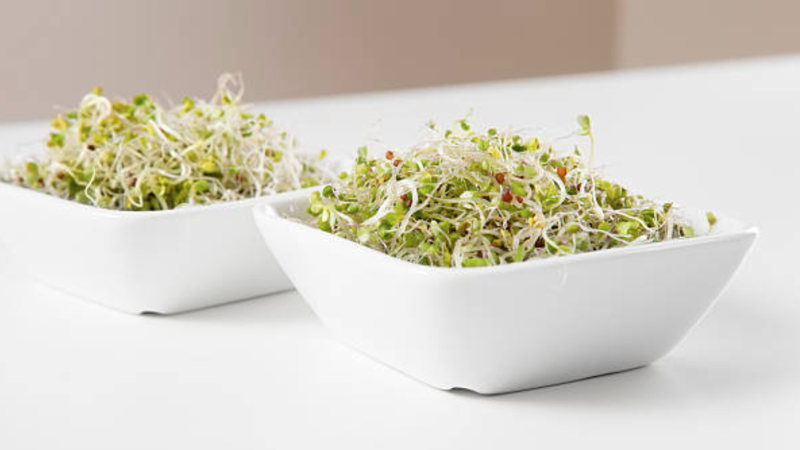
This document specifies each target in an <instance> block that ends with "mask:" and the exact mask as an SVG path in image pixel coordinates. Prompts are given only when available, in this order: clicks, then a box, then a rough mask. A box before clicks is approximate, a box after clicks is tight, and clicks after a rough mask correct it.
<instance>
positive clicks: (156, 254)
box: [0, 75, 332, 313]
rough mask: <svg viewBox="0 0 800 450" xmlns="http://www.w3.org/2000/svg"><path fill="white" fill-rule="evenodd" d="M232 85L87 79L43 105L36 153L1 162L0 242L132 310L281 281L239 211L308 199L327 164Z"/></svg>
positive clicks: (67, 283)
mask: <svg viewBox="0 0 800 450" xmlns="http://www.w3.org/2000/svg"><path fill="white" fill-rule="evenodd" d="M243 92H244V91H243V84H242V82H241V78H240V77H236V76H232V75H223V76H222V77H220V80H219V84H218V89H217V92H216V94H215V95H214V96H213V98H211V99H210V100H207V101H206V100H203V99H200V98H195V97H186V98H184V99H183V101H182V102H180V103H178V104H176V105H171V106H163V105H162V104H161V103H159V102H158V101H157V100H156V99H154V98H153V97H152V96H150V95H147V94H140V95H137V96H135V97H133V98H132V99H130V100H122V99H112V98H109V97H107V96H105V95H103V92H102V90H101V89H99V88H95V89H94V90H92V91H91V92H90V93H88V94H86V95H85V96H84V97H83V99H82V100H81V102H80V104H79V105H78V106H77V108H75V109H72V110H68V111H64V112H62V113H61V114H58V115H57V116H56V117H55V119H54V120H53V121H52V123H51V125H50V126H51V130H50V134H49V137H48V138H47V141H46V148H45V149H44V150H43V151H41V152H39V153H36V154H32V155H24V156H19V157H17V158H16V159H9V158H6V159H5V160H4V161H3V162H2V163H0V180H1V181H2V182H0V216H2V217H3V218H4V220H3V221H2V223H0V228H2V232H1V233H0V239H2V240H3V244H5V245H6V247H7V248H8V249H9V250H10V251H11V253H12V254H14V256H16V257H17V259H18V261H19V262H20V263H21V265H22V266H24V268H25V269H27V271H28V272H29V273H31V274H33V275H34V276H35V277H36V278H38V279H39V280H41V281H42V282H44V283H45V284H48V285H50V286H52V287H55V288H57V289H60V290H62V291H65V292H67V293H70V294H74V295H76V296H79V297H82V298H86V299H89V300H93V301H96V302H99V303H103V304H106V305H108V306H112V307H114V308H116V309H119V310H123V311H127V312H133V313H140V312H156V313H174V312H179V311H185V310H189V309H196V308H201V307H205V306H211V305H214V304H219V303H225V302H230V301H233V300H238V299H244V298H248V297H253V296H258V295H261V294H266V293H270V292H276V291H280V290H285V289H288V288H290V287H291V285H290V283H289V281H288V280H287V279H286V277H285V275H284V274H283V273H282V271H281V269H280V267H279V266H278V265H277V263H276V262H275V260H274V259H273V258H272V256H271V255H270V254H269V253H268V252H267V251H266V249H265V248H264V245H263V241H261V239H260V237H259V236H258V232H257V230H256V229H255V227H254V225H253V223H252V215H251V209H252V208H253V207H254V205H257V204H261V203H264V202H266V203H268V202H270V201H272V200H274V199H280V198H288V197H293V196H299V197H306V196H307V195H308V190H309V189H310V188H313V187H314V186H317V185H320V184H321V183H325V182H327V181H330V180H331V179H332V175H331V173H332V172H331V171H330V163H329V162H328V161H327V159H326V158H325V154H324V151H320V152H315V153H304V152H301V151H298V150H297V145H296V143H295V139H294V137H293V136H292V135H291V134H289V133H288V132H287V131H285V130H282V129H281V128H279V127H278V126H276V125H275V124H274V123H273V122H272V120H270V119H269V118H268V117H266V116H265V115H264V114H259V113H256V112H254V111H253V110H252V108H251V107H250V106H248V105H246V104H243V103H242V95H243Z"/></svg>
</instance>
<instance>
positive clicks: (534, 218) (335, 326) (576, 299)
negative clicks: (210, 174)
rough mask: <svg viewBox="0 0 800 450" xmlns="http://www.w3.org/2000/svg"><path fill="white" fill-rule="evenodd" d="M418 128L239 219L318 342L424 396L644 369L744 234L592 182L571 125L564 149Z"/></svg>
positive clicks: (743, 246)
mask: <svg viewBox="0 0 800 450" xmlns="http://www.w3.org/2000/svg"><path fill="white" fill-rule="evenodd" d="M430 128H431V137H430V138H427V139H424V140H422V142H420V143H419V144H417V145H414V146H412V147H410V148H407V149H381V151H379V152H375V153H372V154H371V153H370V152H369V151H368V149H367V148H366V147H362V148H360V149H359V151H358V154H357V157H356V160H355V162H354V164H353V168H352V171H351V172H349V173H343V174H342V175H341V176H340V177H339V178H338V179H337V180H336V181H334V182H332V183H328V184H326V185H325V186H324V187H323V188H322V189H319V190H315V191H314V192H312V193H311V194H310V195H309V196H308V198H305V199H286V200H284V201H279V202H275V203H273V204H271V205H267V206H262V207H259V208H257V209H256V210H255V217H256V222H257V224H258V226H259V229H260V230H261V232H262V235H263V237H264V239H265V241H266V242H267V244H268V246H269V248H270V249H271V250H272V252H273V254H274V255H275V257H276V258H277V260H278V261H279V262H280V264H281V266H282V267H283V268H284V271H285V272H286V274H287V275H288V277H289V278H290V279H291V280H292V282H293V284H294V286H295V287H296V288H297V290H298V291H299V292H300V294H301V295H302V296H303V297H304V298H305V299H306V301H307V302H308V303H309V304H310V306H311V307H312V309H313V310H314V311H315V312H316V314H317V315H318V316H319V317H320V319H321V320H322V322H323V323H324V324H325V325H326V326H327V327H328V328H329V329H330V330H331V331H332V333H333V334H334V335H335V336H336V337H338V338H339V339H341V340H342V341H344V342H346V343H347V344H349V345H350V346H352V347H354V348H356V349H358V350H361V351H362V352H364V353H366V354H367V355H369V356H371V357H373V358H374V359H376V360H378V361H381V362H383V363H385V364H387V365H389V366H391V367H394V368H396V369H398V370H400V371H402V372H404V373H406V374H408V375H410V376H411V377H413V378H416V379H418V380H421V381H423V382H425V383H427V384H430V385H432V386H435V387H438V388H442V389H452V388H464V389H469V390H473V391H475V392H479V393H487V394H493V393H502V392H509V391H515V390H521V389H528V388H533V387H539V386H546V385H552V384H556V383H562V382H566V381H571V380H577V379H582V378H586V377H591V376H595V375H600V374H606V373H612V372H618V371H623V370H627V369H632V368H636V367H640V366H644V365H647V364H649V363H651V362H653V361H655V360H657V359H658V358H660V357H661V356H663V355H665V354H666V353H667V352H668V351H669V350H670V349H672V348H673V347H674V346H675V345H676V344H677V343H678V342H679V341H680V340H681V339H682V338H683V337H684V336H685V335H686V333H687V332H688V331H689V330H690V329H691V328H692V326H693V325H694V324H695V323H697V321H698V320H699V319H700V318H701V317H702V315H703V314H704V312H705V311H707V310H708V308H709V307H710V306H711V305H712V304H713V302H714V300H715V299H716V298H717V297H718V296H719V295H720V293H721V292H722V290H723V289H724V287H725V286H726V285H727V283H728V281H729V280H730V279H731V277H732V276H733V274H734V272H735V271H736V270H737V268H738V267H739V265H740V264H741V262H742V261H743V259H744V257H745V256H746V254H747V252H748V251H749V249H750V248H751V246H752V245H753V243H754V241H755V238H756V236H757V231H756V229H755V228H753V227H750V226H746V225H744V224H742V223H740V222H737V221H735V220H733V219H728V218H725V217H722V216H719V215H717V214H715V213H713V212H710V211H700V210H693V209H690V208H681V207H678V206H676V205H674V204H672V203H663V202H657V201H653V200H650V199H648V198H645V197H643V196H642V195H639V194H636V193H633V192H632V191H630V190H628V189H627V188H626V187H624V186H622V185H620V184H618V183H616V182H614V181H611V180H609V179H607V178H605V177H603V175H602V173H600V171H599V170H598V169H597V168H595V166H594V163H593V161H594V152H595V149H594V134H593V132H592V127H591V122H590V120H589V118H588V117H586V116H579V117H578V124H577V127H576V129H575V132H574V133H572V134H571V135H570V136H569V137H568V138H566V139H565V138H560V139H548V138H546V137H543V136H536V135H526V134H523V133H518V132H515V131H514V130H506V131H501V130H499V129H497V128H486V129H481V130H478V129H475V128H473V127H472V126H471V124H470V123H469V122H468V121H467V120H460V121H457V122H456V123H455V125H454V126H453V127H450V128H447V129H439V128H438V127H436V125H435V124H433V123H431V124H430ZM384 150H385V151H384Z"/></svg>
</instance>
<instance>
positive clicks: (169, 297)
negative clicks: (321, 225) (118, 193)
mask: <svg viewBox="0 0 800 450" xmlns="http://www.w3.org/2000/svg"><path fill="white" fill-rule="evenodd" d="M308 193H309V189H304V190H300V191H295V192H289V193H284V194H279V195H275V196H269V197H262V198H257V199H249V200H242V201H235V202H226V203H217V204H212V205H207V206H196V207H189V208H181V209H175V210H169V211H152V212H146V211H142V212H132V211H112V210H105V209H100V208H95V207H92V206H87V205H82V204H80V203H76V202H72V201H67V200H63V199H59V198H56V197H52V196H49V195H46V194H42V193H40V192H36V191H33V190H30V189H25V188H22V187H18V186H14V185H9V184H6V183H2V182H0V244H3V245H4V246H5V247H6V248H7V249H8V250H9V251H10V252H11V253H12V256H14V257H15V258H16V261H18V263H19V264H21V265H22V266H23V268H24V269H25V270H27V271H28V272H29V273H31V274H32V275H33V276H34V277H36V278H37V279H39V280H40V281H41V282H43V283H45V284H47V285H50V286H52V287H54V288H56V289H59V290H61V291H64V292H67V293H69V294H72V295H74V296H77V297H81V298H85V299H89V300H93V301H95V302H97V303H102V304H105V305H107V306H110V307H112V308H115V309H118V310H121V311H126V312H130V313H142V312H156V313H162V314H170V313H176V312H181V311H186V310H191V309H197V308H203V307H207V306H212V305H217V304H221V303H227V302H231V301H235V300H240V299H245V298H249V297H254V296H259V295H263V294H269V293H272V292H278V291H282V290H286V289H290V288H291V283H290V282H289V280H288V279H287V278H286V276H285V275H284V274H283V271H282V270H281V268H280V266H278V264H277V262H276V261H275V259H274V258H273V257H272V255H271V254H270V253H269V252H268V251H267V249H266V247H265V246H264V242H263V240H262V239H261V237H260V236H259V234H258V231H257V230H256V227H255V225H254V223H253V218H252V209H253V207H254V206H256V205H261V204H269V203H270V202H272V201H277V200H286V199H295V198H297V199H303V198H306V197H307V196H308Z"/></svg>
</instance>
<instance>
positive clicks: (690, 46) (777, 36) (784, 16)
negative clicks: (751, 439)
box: [615, 0, 800, 68]
mask: <svg viewBox="0 0 800 450" xmlns="http://www.w3.org/2000/svg"><path fill="white" fill-rule="evenodd" d="M616 6H617V43H616V53H617V57H616V61H615V67H617V68H627V67H639V66H648V65H653V64H674V63H685V62H695V61H704V60H710V59H725V58H740V57H749V56H761V55H769V54H776V53H789V52H800V24H798V20H799V19H800V1H797V0H668V1H667V0H618V1H617V5H616Z"/></svg>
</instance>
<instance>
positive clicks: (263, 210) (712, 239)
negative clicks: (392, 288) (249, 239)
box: [253, 204, 760, 276]
mask: <svg viewBox="0 0 800 450" xmlns="http://www.w3.org/2000/svg"><path fill="white" fill-rule="evenodd" d="M275 206H276V205H274V204H264V205H257V206H255V207H254V208H253V214H254V215H256V216H260V217H261V218H263V219H265V220H272V221H275V220H277V221H281V222H283V223H285V224H287V225H288V226H290V227H296V228H295V229H297V230H301V232H302V233H309V232H310V233H313V234H317V235H318V236H319V239H329V240H332V241H333V242H339V244H336V245H341V246H343V247H346V248H349V249H351V250H352V251H353V252H355V253H356V254H357V255H361V256H363V257H367V258H377V259H379V260H382V261H384V263H386V264H394V265H396V266H397V267H398V269H402V270H413V271H417V272H419V273H422V274H429V275H445V276H461V275H464V274H470V275H478V274H487V275H489V274H493V273H506V272H517V271H526V270H534V269H536V268H545V267H551V266H563V265H564V264H571V263H578V262H583V261H593V260H597V259H599V260H601V261H602V260H604V259H617V258H624V257H626V256H629V255H635V254H640V253H651V252H659V251H662V250H668V249H680V248H685V247H692V246H697V245H703V244H711V243H717V242H727V241H737V240H741V239H747V238H751V239H753V241H755V240H756V239H757V238H758V236H759V234H760V231H759V229H758V227H756V226H755V225H752V224H749V223H741V228H740V229H737V230H731V231H723V232H720V233H717V234H708V235H703V236H696V237H691V238H679V239H672V240H669V241H661V242H647V243H642V244H638V245H629V246H626V247H615V248H610V249H604V250H595V251H591V252H583V253H577V254H572V255H564V256H557V257H549V258H543V259H529V260H526V261H521V262H515V263H508V264H501V265H495V266H478V267H440V266H426V265H422V264H416V263H413V262H410V261H405V260H403V259H399V258H395V257H393V256H391V255H388V254H386V253H383V252H381V251H378V250H375V249H373V248H370V247H367V246H365V245H361V244H359V243H357V242H354V241H351V240H349V239H345V238H342V237H339V236H336V235H332V234H330V233H326V232H324V231H322V230H319V229H317V228H314V227H313V226H310V225H308V224H305V223H302V222H301V221H299V220H292V218H288V217H284V216H283V215H282V214H281V213H280V212H279V211H278V210H277V209H276V207H275ZM718 216H719V217H720V218H723V219H726V218H728V217H727V216H721V215H718ZM731 220H735V219H731ZM256 224H257V225H258V226H259V227H260V226H261V224H260V223H258V221H256ZM750 249H752V244H751V246H750ZM750 249H748V251H749V250H750Z"/></svg>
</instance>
